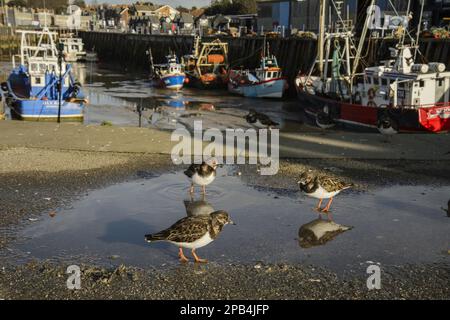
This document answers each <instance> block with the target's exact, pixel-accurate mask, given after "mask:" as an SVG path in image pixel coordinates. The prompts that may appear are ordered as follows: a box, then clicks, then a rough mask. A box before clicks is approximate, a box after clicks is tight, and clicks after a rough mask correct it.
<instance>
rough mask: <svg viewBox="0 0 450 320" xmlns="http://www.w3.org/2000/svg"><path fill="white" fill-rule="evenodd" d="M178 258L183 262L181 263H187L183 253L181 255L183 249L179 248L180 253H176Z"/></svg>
mask: <svg viewBox="0 0 450 320" xmlns="http://www.w3.org/2000/svg"><path fill="white" fill-rule="evenodd" d="M178 256H179V257H180V261H181V262H183V263H184V262H188V261H189V259H188V258H186V256H185V255H184V253H183V248H180V251H179V253H178Z"/></svg>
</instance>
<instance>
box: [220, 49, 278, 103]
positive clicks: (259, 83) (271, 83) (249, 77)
mask: <svg viewBox="0 0 450 320" xmlns="http://www.w3.org/2000/svg"><path fill="white" fill-rule="evenodd" d="M264 47H265V46H264ZM266 52H267V53H269V52H270V48H269V44H267V49H266V48H265V49H264V50H263V54H262V57H261V64H260V67H259V68H257V69H255V70H253V71H252V70H242V69H233V70H231V71H230V72H229V81H228V91H230V92H231V93H234V94H239V95H242V96H244V97H248V98H281V97H282V96H283V93H284V91H285V90H286V89H287V81H286V78H284V77H283V76H282V70H281V68H280V66H279V65H278V61H277V58H276V57H275V55H273V54H270V53H269V54H268V55H266Z"/></svg>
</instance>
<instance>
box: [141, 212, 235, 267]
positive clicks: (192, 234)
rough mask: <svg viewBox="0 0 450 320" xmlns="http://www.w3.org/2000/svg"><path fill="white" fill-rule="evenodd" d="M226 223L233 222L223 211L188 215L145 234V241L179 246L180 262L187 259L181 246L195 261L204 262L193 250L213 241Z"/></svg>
mask: <svg viewBox="0 0 450 320" xmlns="http://www.w3.org/2000/svg"><path fill="white" fill-rule="evenodd" d="M227 224H235V223H234V222H233V221H232V220H231V219H230V216H229V215H228V213H227V212H225V211H215V212H213V213H211V214H210V215H207V216H190V217H186V218H183V219H181V220H179V221H177V222H175V224H174V225H172V226H171V227H170V228H168V229H166V230H163V231H160V232H158V233H155V234H148V235H146V236H145V240H146V241H147V242H155V241H167V242H170V243H173V244H174V245H176V246H177V247H178V248H179V250H180V251H179V256H180V261H181V262H188V261H189V260H188V259H187V258H186V256H185V255H184V253H183V248H186V249H191V250H192V255H193V256H194V259H195V262H201V263H205V262H207V260H204V259H200V258H199V257H198V256H197V254H196V253H195V250H196V249H198V248H201V247H204V246H206V245H207V244H209V243H211V242H212V241H214V240H215V239H216V238H217V236H218V235H219V233H220V232H221V231H222V228H223V227H224V226H225V225H227Z"/></svg>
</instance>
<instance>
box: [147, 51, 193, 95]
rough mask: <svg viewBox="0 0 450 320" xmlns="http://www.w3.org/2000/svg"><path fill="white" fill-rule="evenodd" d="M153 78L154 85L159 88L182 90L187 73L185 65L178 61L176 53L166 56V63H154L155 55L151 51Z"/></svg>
mask: <svg viewBox="0 0 450 320" xmlns="http://www.w3.org/2000/svg"><path fill="white" fill-rule="evenodd" d="M150 64H151V68H150V70H151V75H150V77H151V79H152V83H153V86H155V87H158V88H165V89H173V90H180V89H182V88H183V85H184V82H185V80H186V75H185V73H184V71H183V65H182V64H180V63H179V62H178V58H177V56H176V55H175V54H169V55H168V56H166V63H164V64H153V57H152V55H151V51H150Z"/></svg>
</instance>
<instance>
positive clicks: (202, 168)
mask: <svg viewBox="0 0 450 320" xmlns="http://www.w3.org/2000/svg"><path fill="white" fill-rule="evenodd" d="M216 169H217V161H216V160H215V159H211V160H209V161H208V163H207V162H203V163H202V164H192V165H191V166H190V167H189V168H188V169H187V170H186V171H184V174H185V175H186V176H187V177H188V178H189V179H191V189H190V193H191V194H192V193H194V185H199V186H201V187H202V191H203V194H205V193H206V186H207V185H209V184H210V183H211V182H213V181H214V179H215V178H216Z"/></svg>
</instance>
